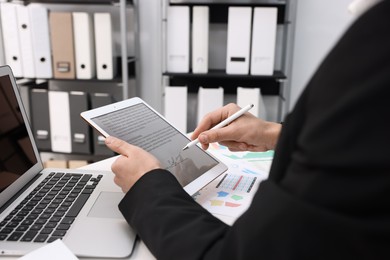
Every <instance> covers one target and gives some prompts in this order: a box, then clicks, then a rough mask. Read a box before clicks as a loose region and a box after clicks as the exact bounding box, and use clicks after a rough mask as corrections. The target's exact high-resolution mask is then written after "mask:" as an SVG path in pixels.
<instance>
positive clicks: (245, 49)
mask: <svg viewBox="0 0 390 260" xmlns="http://www.w3.org/2000/svg"><path fill="white" fill-rule="evenodd" d="M251 21H252V8H251V7H229V14H228V32H227V55H226V73H227V74H248V73H249V58H250V43H251Z"/></svg>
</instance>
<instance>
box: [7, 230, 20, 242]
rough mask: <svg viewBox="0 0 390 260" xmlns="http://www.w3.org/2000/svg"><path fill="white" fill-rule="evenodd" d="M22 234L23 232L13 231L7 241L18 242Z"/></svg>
mask: <svg viewBox="0 0 390 260" xmlns="http://www.w3.org/2000/svg"><path fill="white" fill-rule="evenodd" d="M23 234H24V233H23V232H19V231H15V232H14V233H12V234H11V235H10V236H9V238H8V239H7V241H18V240H19V239H20V237H21V236H23Z"/></svg>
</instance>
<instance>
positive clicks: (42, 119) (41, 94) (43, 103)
mask: <svg viewBox="0 0 390 260" xmlns="http://www.w3.org/2000/svg"><path fill="white" fill-rule="evenodd" d="M31 124H32V129H33V131H34V136H35V141H36V143H37V147H38V149H39V150H42V151H50V150H51V142H50V116H49V98H48V91H47V90H46V89H32V90H31Z"/></svg>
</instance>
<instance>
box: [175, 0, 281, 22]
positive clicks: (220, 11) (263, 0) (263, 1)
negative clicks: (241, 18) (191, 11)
mask: <svg viewBox="0 0 390 260" xmlns="http://www.w3.org/2000/svg"><path fill="white" fill-rule="evenodd" d="M170 5H172V6H175V5H187V6H195V5H207V6H209V8H210V23H227V22H228V10H229V6H251V7H277V8H278V24H285V23H287V21H286V20H285V13H286V1H284V0H283V1H282V0H280V1H278V0H242V1H237V0H235V1H234V0H230V1H216V0H209V1H207V0H174V1H173V0H171V2H170Z"/></svg>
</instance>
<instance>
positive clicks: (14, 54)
mask: <svg viewBox="0 0 390 260" xmlns="http://www.w3.org/2000/svg"><path fill="white" fill-rule="evenodd" d="M16 6H17V5H16V4H13V3H0V8H1V26H2V29H3V35H6V36H7V37H4V53H5V62H6V64H8V65H9V66H10V67H11V69H12V72H13V74H14V76H15V77H23V67H22V56H21V49H20V41H19V33H18V21H17V16H16Z"/></svg>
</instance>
